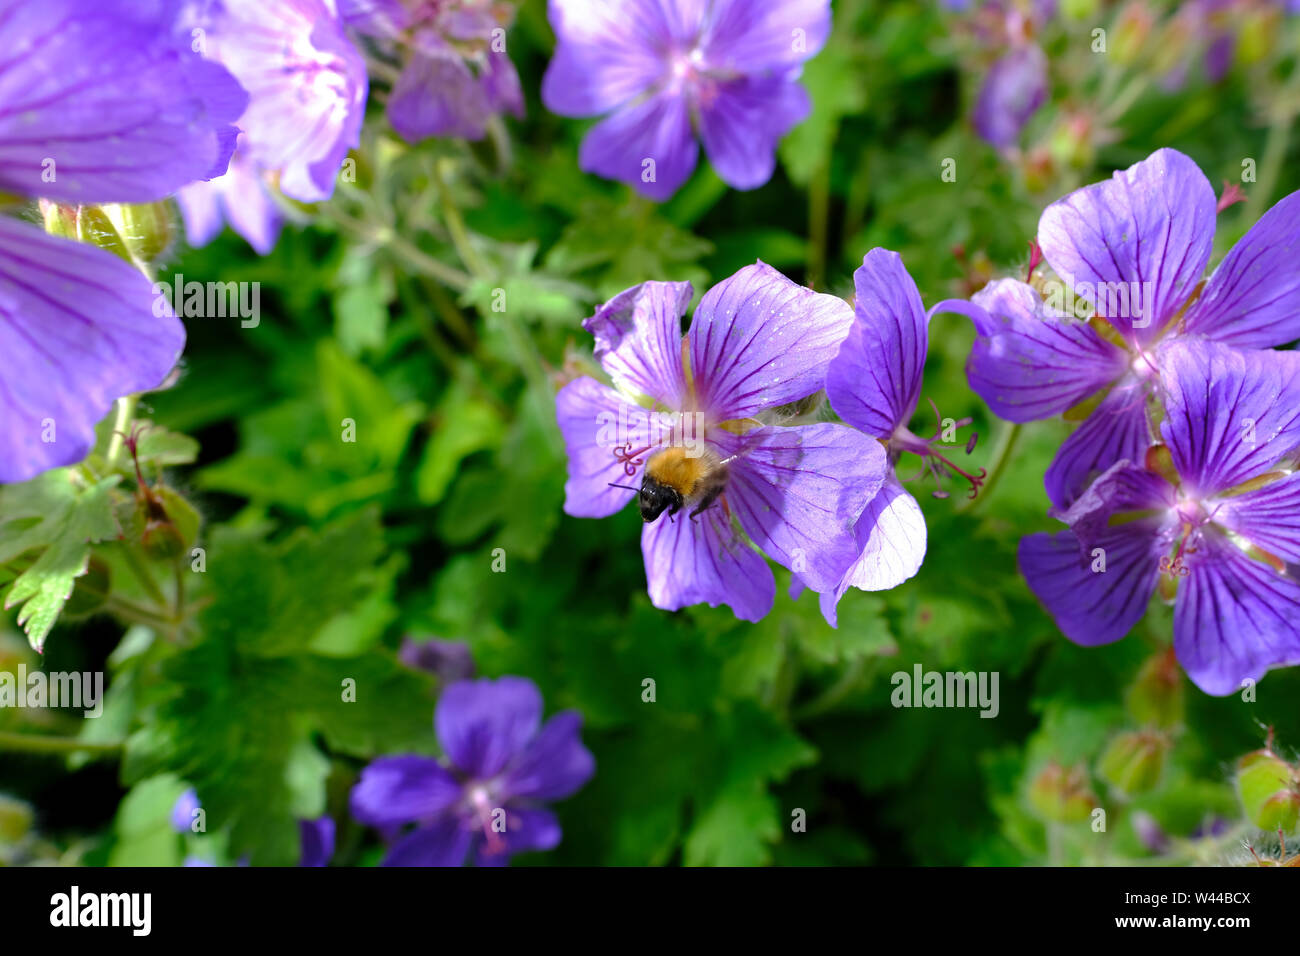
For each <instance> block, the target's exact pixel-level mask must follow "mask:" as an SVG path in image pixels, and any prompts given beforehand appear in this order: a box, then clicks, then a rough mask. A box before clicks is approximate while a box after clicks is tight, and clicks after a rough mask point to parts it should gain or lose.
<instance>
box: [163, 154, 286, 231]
mask: <svg viewBox="0 0 1300 956" xmlns="http://www.w3.org/2000/svg"><path fill="white" fill-rule="evenodd" d="M176 202H177V205H179V206H180V210H181V218H182V219H183V220H184V222H185V237H186V239H188V240H189V243H190V245H192V246H195V247H198V246H205V245H207V244H208V243H209V242H211V241H212V240H213V239H214V238H216V236H217V234H218V233H220V232H221V228H222V226H223V225H224V223H225V222H226V221H227V220H228V221H229V222H230V227H231V228H232V229H234V230H235V232H237V233H238V234H239V235H240V236H242V237H243V238H244V239H245V241H247V242H248V244H249V245H250V246H252V247H253V249H254V250H256V252H257V253H258V255H263V256H265V255H268V254H269V253H270V252H271V250H272V249H274V248H275V243H276V241H277V240H278V239H279V238H280V229H281V227H282V226H283V225H284V214H283V213H281V212H280V207H279V206H278V205H276V202H275V199H274V198H272V196H271V192H270V190H269V189H268V188H267V185H266V183H265V182H264V181H263V179H262V175H261V173H260V172H259V171H258V169H257V167H256V166H254V165H253V163H252V162H251V161H250V160H249V159H248V158H247V157H245V156H244V155H243V154H242V153H238V152H237V153H235V155H234V157H233V158H232V159H231V161H230V171H229V172H227V173H226V174H225V175H224V176H219V177H217V178H216V179H213V180H211V181H209V182H197V183H191V184H190V185H188V186H186V187H184V188H183V189H181V191H180V192H179V193H177V194H176Z"/></svg>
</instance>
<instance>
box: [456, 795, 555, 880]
mask: <svg viewBox="0 0 1300 956" xmlns="http://www.w3.org/2000/svg"><path fill="white" fill-rule="evenodd" d="M504 809H505V811H506V830H505V832H504V833H500V834H496V837H497V840H498V843H497V844H496V845H494V844H493V843H492V842H491V841H489V840H487V839H485V838H483V837H478V838H477V839H476V840H475V841H474V863H475V865H476V866H505V865H506V864H507V863H509V862H510V858H511V857H512V856H514V855H515V854H516V853H531V852H538V851H541V850H554V849H555V848H556V847H557V846H559V845H560V838H561V837H562V836H563V833H562V831H561V830H560V821H559V820H557V819H556V818H555V814H553V813H551V811H549V810H544V809H542V808H541V807H505V808H504Z"/></svg>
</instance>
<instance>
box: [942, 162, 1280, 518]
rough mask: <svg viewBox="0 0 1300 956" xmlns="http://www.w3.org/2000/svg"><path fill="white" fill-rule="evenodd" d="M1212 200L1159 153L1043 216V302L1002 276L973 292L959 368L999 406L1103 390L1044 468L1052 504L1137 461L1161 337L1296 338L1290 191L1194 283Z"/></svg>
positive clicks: (1035, 411) (1017, 409)
mask: <svg viewBox="0 0 1300 956" xmlns="http://www.w3.org/2000/svg"><path fill="white" fill-rule="evenodd" d="M1215 207H1216V200H1215V196H1214V190H1213V189H1212V188H1211V186H1210V183H1209V181H1208V180H1207V179H1206V178H1205V175H1204V174H1203V173H1202V172H1201V171H1200V169H1199V168H1197V166H1196V164H1195V163H1194V162H1193V161H1192V160H1191V159H1189V158H1188V157H1186V156H1184V155H1183V154H1182V153H1179V152H1177V151H1176V150H1172V149H1162V150H1159V151H1157V152H1156V153H1153V154H1152V155H1151V156H1150V157H1148V158H1147V159H1145V160H1143V161H1142V162H1140V163H1137V164H1135V165H1134V166H1131V167H1130V168H1129V169H1127V170H1124V171H1122V172H1117V173H1115V176H1114V178H1112V179H1110V180H1107V181H1104V182H1100V183H1096V184H1094V185H1091V186H1087V187H1085V188H1083V189H1080V190H1078V191H1076V192H1073V193H1071V194H1070V195H1069V196H1066V197H1065V198H1064V199H1062V200H1060V201H1058V202H1056V203H1053V204H1052V205H1051V206H1049V207H1048V208H1047V210H1046V211H1045V212H1044V213H1043V216H1042V219H1041V220H1040V222H1039V225H1038V238H1039V242H1040V243H1041V246H1042V251H1043V255H1044V257H1045V258H1046V259H1047V262H1048V263H1049V264H1050V265H1051V266H1052V268H1053V270H1054V271H1055V272H1056V274H1057V276H1058V277H1059V278H1060V279H1061V283H1060V284H1056V285H1055V286H1053V287H1052V288H1051V290H1050V292H1049V294H1048V297H1047V301H1046V302H1044V301H1043V298H1042V297H1041V296H1040V294H1039V292H1038V291H1037V290H1036V289H1034V288H1033V287H1031V286H1029V285H1026V284H1025V283H1023V282H1018V281H1015V280H1010V279H1005V280H1000V281H997V282H993V283H990V284H989V285H988V286H987V287H986V288H985V289H984V290H982V291H981V292H979V293H978V294H976V295H975V296H974V297H973V299H972V302H973V303H974V304H975V305H976V306H977V308H976V309H975V310H974V311H973V312H972V313H971V314H972V317H973V318H974V321H975V325H976V331H977V333H978V337H977V338H976V341H975V346H974V348H973V349H972V351H971V355H970V359H969V362H968V363H967V367H966V371H967V375H968V377H969V379H970V384H971V388H972V389H974V390H975V391H976V392H977V393H978V394H979V395H980V396H981V397H982V398H983V399H984V400H985V401H986V402H987V403H988V404H989V407H990V408H992V409H993V411H994V412H995V413H996V414H997V415H999V416H1000V417H1002V418H1004V419H1007V420H1008V421H1013V422H1027V421H1034V420H1037V419H1043V418H1050V417H1051V416H1053V415H1058V414H1061V413H1063V412H1067V411H1069V410H1071V409H1074V408H1075V407H1076V406H1079V405H1080V404H1081V403H1083V402H1085V400H1088V399H1093V397H1094V396H1097V397H1099V398H1100V404H1098V405H1097V406H1096V408H1095V409H1094V410H1092V411H1091V413H1090V414H1089V415H1088V416H1087V418H1086V419H1085V420H1084V421H1083V424H1082V425H1080V427H1079V428H1078V429H1077V430H1076V431H1075V432H1074V433H1073V434H1071V435H1070V437H1069V438H1067V439H1066V441H1065V443H1064V444H1063V445H1062V446H1061V449H1060V451H1059V452H1058V453H1057V455H1056V459H1055V460H1054V461H1053V462H1052V465H1051V467H1050V468H1049V469H1048V471H1047V475H1046V486H1047V493H1048V496H1049V497H1050V498H1051V499H1052V502H1053V504H1055V505H1056V506H1058V507H1065V506H1067V505H1069V504H1070V502H1072V501H1073V500H1074V499H1075V498H1076V497H1078V495H1079V494H1080V493H1081V492H1082V491H1083V489H1084V488H1085V487H1087V485H1088V484H1089V482H1091V481H1092V479H1093V478H1095V477H1096V476H1097V475H1098V474H1100V473H1101V472H1103V471H1105V470H1106V469H1107V468H1109V467H1110V466H1111V465H1113V464H1114V463H1115V462H1117V461H1120V460H1122V459H1128V460H1130V461H1138V460H1140V459H1141V456H1142V454H1143V452H1144V451H1145V449H1146V447H1147V445H1148V444H1149V439H1150V433H1151V432H1150V426H1149V424H1148V420H1147V403H1148V399H1149V397H1150V396H1151V395H1152V394H1153V393H1154V391H1155V389H1156V388H1157V387H1158V384H1159V381H1160V375H1161V366H1160V361H1159V356H1160V353H1159V350H1158V349H1157V348H1156V346H1157V345H1158V344H1159V343H1161V342H1163V341H1168V340H1170V339H1174V338H1178V337H1180V336H1184V335H1188V336H1203V337H1205V338H1209V339H1214V340H1217V341H1220V342H1224V343H1226V344H1229V345H1233V346H1237V347H1242V348H1264V347H1269V346H1275V345H1282V344H1285V343H1288V342H1293V341H1295V340H1296V339H1297V338H1300V252H1298V250H1300V192H1296V193H1292V194H1291V195H1290V196H1287V197H1286V198H1285V199H1283V200H1282V201H1281V202H1279V203H1278V204H1277V205H1276V206H1274V207H1273V208H1272V209H1271V210H1269V211H1268V212H1267V213H1266V214H1265V215H1264V216H1263V217H1262V218H1261V219H1260V220H1259V222H1257V223H1256V224H1255V225H1254V226H1253V227H1252V228H1251V230H1250V231H1249V232H1248V233H1246V235H1245V236H1244V237H1243V238H1242V240H1241V241H1240V242H1238V243H1237V245H1236V246H1234V247H1233V248H1232V250H1231V251H1230V252H1229V253H1228V254H1227V255H1226V256H1225V257H1224V259H1223V261H1222V262H1221V263H1220V264H1219V266H1218V268H1217V269H1216V270H1215V271H1214V274H1213V275H1212V276H1210V278H1209V280H1208V281H1207V282H1205V283H1204V285H1202V284H1201V280H1202V276H1203V275H1204V273H1205V267H1206V265H1207V263H1208V261H1209V258H1210V250H1211V248H1212V246H1213V243H1214V228H1215ZM1076 296H1077V298H1078V299H1079V300H1081V301H1083V302H1086V303H1088V304H1089V305H1090V306H1091V307H1092V308H1093V309H1094V310H1095V313H1096V316H1095V317H1094V318H1093V319H1092V320H1091V321H1089V322H1081V321H1078V320H1077V319H1075V318H1074V315H1073V312H1074V308H1073V302H1074V298H1075V297H1076ZM1093 400H1094V401H1095V400H1096V399H1093ZM1085 407H1086V406H1085Z"/></svg>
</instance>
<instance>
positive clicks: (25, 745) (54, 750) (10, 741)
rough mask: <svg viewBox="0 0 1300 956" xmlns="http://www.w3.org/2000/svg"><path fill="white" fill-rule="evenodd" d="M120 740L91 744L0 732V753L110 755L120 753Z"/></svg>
mask: <svg viewBox="0 0 1300 956" xmlns="http://www.w3.org/2000/svg"><path fill="white" fill-rule="evenodd" d="M122 747H123V742H122V741H120V740H117V741H109V742H106V743H91V742H89V741H85V740H78V739H77V738H75V737H49V736H36V735H32V734H18V733H10V732H6V731H0V751H16V752H20V753H31V754H59V755H62V754H73V753H91V754H104V755H111V754H117V753H120V752H121V751H122Z"/></svg>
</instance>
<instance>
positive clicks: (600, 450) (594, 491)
mask: <svg viewBox="0 0 1300 956" xmlns="http://www.w3.org/2000/svg"><path fill="white" fill-rule="evenodd" d="M555 417H556V420H557V421H558V422H559V425H560V434H561V435H563V437H564V450H565V452H566V453H567V454H568V459H569V466H568V472H569V477H568V480H567V481H566V482H565V484H564V511H565V514H570V515H573V516H574V517H575V518H607V517H609V516H610V515H612V514H615V513H616V512H618V511H619V510H621V509H622V508H623V506H624V505H626V504H627V503H628V502H629V501H631V500H632V497H633V496H634V495H635V494H636V488H637V485H638V483H637V480H636V471H637V468H638V467H640V464H639V463H644V462H645V461H646V460H647V459H648V457H649V455H650V454H651V453H652V449H653V448H655V447H657V446H659V445H660V444H663V443H664V442H665V441H666V440H667V439H668V437H670V436H671V434H672V430H671V428H672V426H671V424H668V425H666V424H665V417H664V416H660V415H654V414H651V413H650V412H647V411H646V410H645V409H644V408H640V407H639V406H636V405H633V404H632V403H631V402H629V401H627V400H626V399H624V398H623V397H622V396H621V395H619V393H618V392H616V391H614V390H613V389H612V388H610V387H609V386H608V385H602V384H601V383H600V382H597V381H596V380H595V379H594V378H588V377H585V376H584V377H583V378H579V379H574V380H573V381H572V382H570V383H569V384H568V385H566V386H564V388H562V389H560V393H559V394H558V395H556V396H555ZM633 452H639V454H635V455H633V457H632V459H631V460H630V462H629V465H628V466H627V467H625V465H624V464H623V458H620V457H619V455H623V456H624V458H626V457H627V455H629V454H632V453H633ZM629 467H630V468H631V471H632V473H631V474H630V475H629V474H628V469H629ZM615 484H617V485H626V486H628V487H625V488H616V487H612V485H615ZM629 489H631V490H629Z"/></svg>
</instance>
